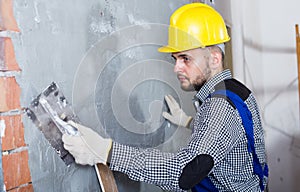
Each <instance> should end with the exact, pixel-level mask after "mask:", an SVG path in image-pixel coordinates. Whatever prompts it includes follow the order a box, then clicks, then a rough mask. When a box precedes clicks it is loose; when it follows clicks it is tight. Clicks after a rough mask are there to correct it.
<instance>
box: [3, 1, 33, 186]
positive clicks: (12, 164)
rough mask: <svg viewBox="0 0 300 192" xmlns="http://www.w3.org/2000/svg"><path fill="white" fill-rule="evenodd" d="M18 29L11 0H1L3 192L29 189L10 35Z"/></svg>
mask: <svg viewBox="0 0 300 192" xmlns="http://www.w3.org/2000/svg"><path fill="white" fill-rule="evenodd" d="M11 32H13V33H18V32H20V30H19V28H18V25H17V22H16V20H15V18H14V15H13V0H0V136H1V148H2V153H1V155H2V165H0V166H1V167H0V170H1V171H2V174H3V185H4V186H5V189H6V191H11V192H25V191H26V192H31V191H33V186H32V183H31V176H30V169H29V165H28V148H27V146H26V143H25V140H24V127H23V123H22V115H23V112H22V107H21V104H20V96H21V89H20V86H19V85H18V82H17V81H16V75H20V73H21V69H20V67H19V65H18V63H17V61H16V58H15V52H14V46H13V41H12V39H11V37H10V36H9V34H11Z"/></svg>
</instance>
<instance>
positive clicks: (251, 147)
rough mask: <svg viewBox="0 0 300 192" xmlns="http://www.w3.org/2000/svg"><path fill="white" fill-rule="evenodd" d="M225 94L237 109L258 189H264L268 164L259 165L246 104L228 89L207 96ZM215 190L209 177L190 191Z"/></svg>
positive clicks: (213, 191) (210, 191)
mask: <svg viewBox="0 0 300 192" xmlns="http://www.w3.org/2000/svg"><path fill="white" fill-rule="evenodd" d="M218 95H220V96H225V97H227V98H228V99H230V101H231V102H232V103H233V104H234V106H235V107H236V109H237V110H238V112H239V114H240V116H241V118H242V123H243V126H244V129H245V132H246V136H247V140H248V151H249V153H252V156H253V171H254V173H255V174H256V175H258V177H259V180H260V182H259V185H260V189H261V190H262V191H263V190H264V185H263V179H264V176H266V177H268V166H267V164H266V165H265V167H264V168H262V167H261V165H260V162H259V159H258V157H257V154H256V152H255V141H254V132H253V131H254V130H253V120H252V114H251V112H250V110H249V109H248V107H247V105H246V104H245V103H244V101H243V100H242V99H241V98H240V97H239V96H238V95H237V94H235V93H233V92H232V91H229V90H216V91H215V92H213V93H212V94H210V95H209V97H213V96H218ZM208 191H209V192H217V191H218V189H217V188H216V187H215V186H214V184H213V183H212V181H211V180H210V179H209V177H206V178H205V179H203V180H202V181H201V182H200V183H199V184H197V185H196V186H195V187H193V189H192V192H208Z"/></svg>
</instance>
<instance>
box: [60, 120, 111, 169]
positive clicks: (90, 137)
mask: <svg viewBox="0 0 300 192" xmlns="http://www.w3.org/2000/svg"><path fill="white" fill-rule="evenodd" d="M68 124H70V125H72V126H73V127H76V128H77V129H78V131H79V132H80V134H79V136H72V135H68V134H63V137H62V141H63V142H64V148H65V149H66V150H68V151H69V152H70V153H71V154H72V155H73V157H74V158H75V162H76V163H78V164H82V165H95V164H97V163H103V164H106V162H107V158H108V154H109V151H110V149H111V146H112V140H111V139H106V138H103V137H101V136H100V135H99V134H98V133H96V132H95V131H93V130H92V129H90V128H88V127H85V126H83V125H80V124H77V123H75V122H73V121H69V122H68Z"/></svg>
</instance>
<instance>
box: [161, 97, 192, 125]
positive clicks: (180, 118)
mask: <svg viewBox="0 0 300 192" xmlns="http://www.w3.org/2000/svg"><path fill="white" fill-rule="evenodd" d="M165 100H166V102H167V105H168V107H169V109H170V113H168V112H165V111H164V112H163V113H162V116H163V117H164V118H165V119H167V120H169V121H170V122H171V123H173V124H175V125H179V126H182V127H186V128H189V125H190V123H191V121H192V119H193V118H192V117H191V116H188V115H186V113H185V112H184V111H183V110H182V109H181V108H180V106H179V104H178V103H177V102H176V100H175V99H174V98H173V97H172V96H171V95H166V96H165Z"/></svg>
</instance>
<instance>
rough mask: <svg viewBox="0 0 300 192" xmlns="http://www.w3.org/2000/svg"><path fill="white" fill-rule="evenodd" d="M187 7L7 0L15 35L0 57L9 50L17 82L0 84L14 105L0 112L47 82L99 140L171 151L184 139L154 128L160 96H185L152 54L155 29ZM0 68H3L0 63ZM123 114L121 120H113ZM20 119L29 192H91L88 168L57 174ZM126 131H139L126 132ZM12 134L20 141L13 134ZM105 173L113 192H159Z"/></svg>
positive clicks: (58, 167) (56, 161)
mask: <svg viewBox="0 0 300 192" xmlns="http://www.w3.org/2000/svg"><path fill="white" fill-rule="evenodd" d="M3 2H6V3H7V2H9V3H11V4H12V2H11V1H3ZM186 3H189V1H183V0H176V1H169V2H164V3H162V1H159V0H154V1H145V0H142V1H140V0H132V1H121V0H116V1H107V0H92V1H88V3H87V1H83V0H81V1H70V0H67V1H58V0H55V1H46V0H33V1H27V0H15V1H14V2H13V8H14V15H15V18H16V21H17V22H16V21H15V20H13V21H11V22H9V23H10V24H11V25H13V24H14V23H18V24H19V26H12V27H15V28H14V30H16V31H18V30H19V31H21V33H20V34H13V37H14V38H13V39H12V42H8V43H7V48H6V49H12V48H11V44H13V45H14V49H15V57H16V59H15V60H14V55H13V54H8V55H6V56H5V58H6V57H10V58H12V59H11V60H10V62H11V63H10V64H9V66H10V67H11V69H13V70H14V71H16V72H18V73H17V74H19V71H20V70H19V67H18V65H17V64H16V63H18V64H19V65H20V67H21V69H22V74H21V75H20V77H18V78H17V79H18V81H17V82H18V83H16V80H15V78H14V75H15V72H14V73H12V75H13V76H9V78H10V79H9V78H8V77H5V78H6V80H5V82H3V83H1V81H0V86H2V84H3V86H6V85H7V84H8V83H10V84H14V83H15V84H16V86H17V87H12V89H15V91H14V95H13V94H11V97H9V98H10V99H14V100H13V101H12V102H10V101H7V102H6V101H5V102H3V107H5V108H6V107H9V106H10V107H12V109H14V108H17V109H19V111H20V109H21V106H24V107H26V106H27V105H28V104H29V103H30V102H31V100H32V99H33V98H34V97H35V96H36V95H37V94H39V93H40V92H41V91H42V90H43V89H44V88H45V87H46V86H48V85H49V84H50V83H51V82H52V81H55V82H56V83H57V84H59V86H60V88H61V89H62V90H63V92H64V95H65V96H66V98H67V99H68V100H69V101H70V102H72V104H73V106H74V110H75V112H76V113H77V114H78V116H79V118H80V120H81V121H82V122H83V123H84V124H85V125H88V126H90V127H92V128H93V129H94V130H96V131H98V132H99V133H100V134H108V135H109V136H110V137H112V138H114V139H115V140H117V141H119V142H122V143H126V144H131V145H136V146H141V147H158V148H161V149H163V150H168V151H173V150H176V148H177V147H178V145H180V144H182V143H184V142H185V138H186V137H187V136H188V134H189V131H184V130H181V131H178V130H176V129H174V128H173V127H170V125H169V124H166V123H162V118H161V116H160V114H161V111H162V110H164V109H165V108H163V97H164V95H165V94H170V93H171V94H174V95H175V96H177V98H179V99H180V101H181V102H182V103H183V104H185V103H186V102H189V101H190V100H191V98H192V94H191V95H186V96H185V97H182V93H181V90H180V87H179V85H178V83H177V80H176V77H175V75H174V74H173V71H172V65H171V64H170V62H169V60H170V58H169V57H168V56H166V55H164V54H159V53H158V52H157V51H156V50H157V48H158V47H159V46H160V45H162V44H165V43H166V41H167V39H166V37H167V31H166V29H167V28H166V26H165V25H164V24H167V23H168V22H169V16H170V15H171V13H172V12H173V11H174V10H175V9H176V8H177V7H179V6H181V5H182V4H186ZM10 8H11V7H10ZM7 10H8V9H5V11H7ZM11 10H12V8H11ZM8 15H12V14H11V13H10V14H8ZM158 26H161V27H158ZM132 27H133V28H132ZM2 28H3V27H2ZM132 29H133V30H132ZM131 30H132V31H131ZM151 32H152V33H151ZM162 32H163V33H162ZM2 58H4V55H3V56H2ZM16 61H17V62H16ZM7 65H8V64H7ZM0 68H3V69H5V70H6V68H7V67H6V65H4V64H1V65H0ZM10 74H11V73H10ZM132 77H139V78H132ZM89 80H91V81H89ZM132 80H134V81H136V82H135V83H133V81H132ZM82 82H83V84H82ZM124 82H128V84H127V83H124ZM128 85H130V87H129V86H128ZM116 88H118V89H116ZM20 89H21V90H22V91H21V103H19V101H20V100H19V98H17V99H16V100H15V97H19V94H20ZM0 97H3V98H7V97H6V96H5V95H3V96H0ZM1 101H2V99H1ZM11 105H16V106H11ZM1 106H2V105H1ZM114 107H117V110H116V109H115V108H114ZM185 107H186V108H185V110H186V111H187V112H188V113H192V112H193V108H192V104H191V103H190V102H189V105H188V104H187V105H185ZM122 110H123V111H125V112H126V113H118V111H122ZM116 114H117V115H116ZM18 117H19V116H18V115H15V117H14V119H17V120H18ZM7 118H8V117H7ZM22 120H23V122H24V134H25V141H26V142H25V143H27V144H28V154H27V156H26V155H24V152H27V150H25V151H22V152H20V153H18V154H20V156H22V157H23V156H24V158H28V164H29V168H30V173H31V178H32V179H31V180H32V186H33V188H34V190H35V191H64V192H76V191H78V192H81V191H100V188H99V184H98V181H97V179H96V174H95V171H94V169H93V168H92V167H88V166H79V165H71V166H70V167H66V166H65V165H64V163H63V162H62V161H61V159H60V158H59V157H58V155H57V154H55V152H54V150H53V149H52V148H51V147H50V145H49V144H48V142H47V141H46V140H45V138H44V137H43V135H42V134H41V133H40V132H39V130H38V129H37V128H36V127H35V126H34V125H33V124H32V122H31V121H30V120H29V119H28V118H26V117H23V118H22ZM150 120H153V121H151V122H152V123H151V122H150ZM19 125H21V124H19ZM100 125H101V126H100ZM130 125H135V126H136V127H138V128H139V129H133V130H132V129H130ZM22 126H23V125H22ZM101 127H103V128H102V129H101ZM14 129H16V128H14ZM143 131H144V132H143ZM17 132H18V134H20V135H21V134H22V131H21V130H17ZM15 137H16V136H15ZM17 144H21V145H24V141H23V142H22V141H18V142H16V144H10V145H13V146H14V145H17ZM5 145H6V144H5ZM26 149H27V148H26ZM12 158H13V156H12ZM2 161H3V162H4V161H6V159H4V158H3V159H2ZM25 173H28V172H24V174H25ZM114 174H115V178H116V181H117V185H118V188H119V190H120V191H161V190H160V189H159V188H158V187H156V186H152V185H148V184H144V183H139V182H135V181H131V180H129V179H128V178H127V177H126V176H125V175H123V174H121V173H114ZM4 176H5V175H4ZM26 181H27V180H26ZM28 182H29V181H28ZM26 187H27V186H26Z"/></svg>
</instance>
